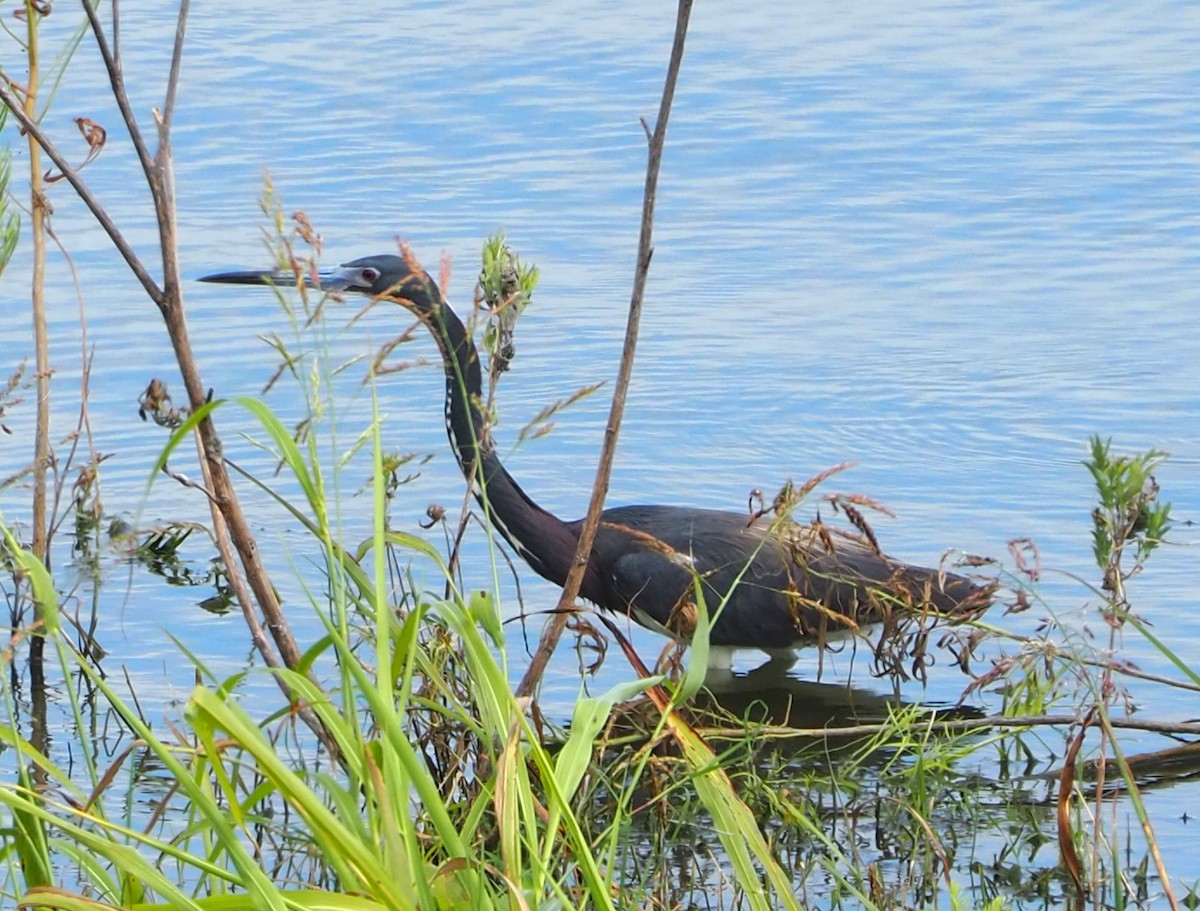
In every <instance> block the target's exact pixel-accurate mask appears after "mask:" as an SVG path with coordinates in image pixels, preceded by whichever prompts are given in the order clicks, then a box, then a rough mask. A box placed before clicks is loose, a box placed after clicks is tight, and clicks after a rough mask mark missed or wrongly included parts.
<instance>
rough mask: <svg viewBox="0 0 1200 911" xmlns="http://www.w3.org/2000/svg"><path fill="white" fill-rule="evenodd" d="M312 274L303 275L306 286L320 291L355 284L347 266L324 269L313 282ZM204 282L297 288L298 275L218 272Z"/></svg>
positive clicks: (255, 271) (335, 289)
mask: <svg viewBox="0 0 1200 911" xmlns="http://www.w3.org/2000/svg"><path fill="white" fill-rule="evenodd" d="M313 278H314V277H313V275H312V273H311V272H306V273H305V274H304V275H303V279H304V284H305V285H307V286H308V287H309V288H315V289H317V290H319V291H345V290H346V289H347V288H349V287H350V285H351V284H352V283H353V278H354V273H353V271H352V270H350V269H348V268H346V267H345V266H337V267H335V268H333V269H322V270H321V271H319V272H318V273H317V274H316V281H314V280H313ZM199 280H200V281H202V282H212V283H214V284H219V285H277V286H279V287H281V288H288V287H292V288H294V287H295V286H296V273H295V272H293V271H292V270H290V269H288V270H279V269H276V270H273V271H270V272H264V271H263V270H262V269H259V270H250V271H246V272H218V273H216V274H215V275H205V276H203V277H201V278H200V279H199Z"/></svg>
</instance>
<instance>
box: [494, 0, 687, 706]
mask: <svg viewBox="0 0 1200 911" xmlns="http://www.w3.org/2000/svg"><path fill="white" fill-rule="evenodd" d="M691 13H692V0H679V10H678V13H677V15H676V18H675V40H674V43H673V44H672V46H671V61H670V63H669V64H668V66H667V77H666V81H665V83H664V84H663V93H662V101H661V103H660V104H659V108H658V120H657V121H656V122H655V125H654V133H653V134H652V135H651V134H650V131H649V129H648V128H647V127H646V123H645V121H644V120H643V121H642V128H643V129H645V130H646V133H647V135H648V137H649V140H650V150H649V160H648V162H647V164H646V188H645V191H644V193H643V196H642V230H641V237H640V238H639V240H638V258H637V266H636V268H635V270H634V275H633V295H632V297H631V298H630V301H629V321H628V323H627V324H626V327H625V345H624V347H623V348H622V350H621V366H620V368H619V369H618V371H617V383H616V387H615V388H614V389H613V401H612V409H611V411H610V412H609V416H608V425H607V426H606V427H605V430H604V446H603V448H602V449H601V451H600V464H599V466H598V467H597V469H596V480H595V483H594V484H593V485H592V499H591V502H590V503H589V504H588V512H587V518H586V519H584V522H583V528H582V530H581V531H580V534H579V547H578V549H577V550H576V551H575V562H574V563H573V564H572V565H571V571H570V572H569V573H568V574H567V580H566V582H565V583H563V591H562V597H560V598H559V600H558V607H557V608H556V611H555V614H554V617H553V619H551V620H550V621H549V622H548V623H547V624H546V629H545V631H544V632H543V634H542V641H541V642H540V643H539V645H538V649H537V651H536V652H535V653H534V655H533V659H532V661H530V664H529V669H528V670H527V671H526V672H525V676H524V677H522V678H521V683H520V685H519V686H518V687H517V697H518V698H521V697H525V696H529V695H530V694H531V693H532V692H533V691H534V689H535V688H536V687H537V684H538V682H539V681H540V680H541V679H542V673H543V672H544V671H545V669H546V664H547V662H548V661H549V660H550V655H551V654H552V653H553V652H554V649H555V647H556V646H557V645H558V640H559V639H560V638H562V634H563V630H564V629H565V628H566V625H567V619H568V618H569V617H570V614H571V607H572V605H573V604H574V603H575V598H576V596H577V595H578V594H579V586H580V583H581V582H582V581H583V574H584V571H585V570H586V569H587V564H588V557H589V556H590V555H591V552H592V542H593V541H594V540H595V537H596V528H597V527H598V526H599V524H600V512H601V510H602V509H603V508H604V498H605V497H606V496H607V494H608V482H609V478H610V476H611V475H612V464H613V458H614V456H615V455H616V451H617V437H618V435H619V433H620V429H621V417H622V415H623V414H624V412H625V396H626V393H627V392H628V391H629V379H630V377H631V376H632V374H633V355H634V352H635V350H636V348H637V337H638V326H639V324H640V322H641V317H642V298H643V296H644V293H645V290H646V276H647V274H648V273H649V271H650V260H651V258H652V257H653V256H654V248H653V246H652V245H651V241H652V238H653V234H654V203H655V199H656V195H657V191H658V170H659V165H660V164H661V163H662V152H663V145H664V144H665V142H666V138H667V120H668V118H669V116H670V114H671V102H672V100H673V99H674V97H675V83H676V82H677V81H678V79H679V67H680V65H681V64H682V62H683V47H684V41H685V39H686V38H687V27H688V19H689V18H690V16H691Z"/></svg>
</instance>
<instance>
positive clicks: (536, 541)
mask: <svg viewBox="0 0 1200 911" xmlns="http://www.w3.org/2000/svg"><path fill="white" fill-rule="evenodd" d="M424 321H425V323H426V325H428V326H429V329H430V331H431V332H432V333H433V336H434V338H435V339H436V340H437V343H438V347H439V348H440V349H441V353H442V361H443V363H444V366H445V370H446V432H447V434H448V435H449V437H450V445H451V447H452V448H453V449H454V455H455V457H456V458H457V459H458V465H459V467H460V468H461V469H462V472H463V474H464V475H465V476H466V478H467V482H468V483H469V484H470V485H471V490H472V492H473V493H474V495H475V499H476V500H477V501H478V502H479V505H480V506H481V507H482V508H483V511H484V513H485V514H486V515H487V517H488V520H489V521H490V522H491V523H492V525H493V526H494V527H495V528H496V529H497V530H498V531H499V532H500V534H501V535H503V536H504V539H505V540H506V541H507V542H508V543H509V545H511V546H512V548H513V549H514V550H516V551H517V553H518V554H519V555H520V556H521V558H522V559H524V560H525V562H527V563H528V564H529V565H530V566H531V567H533V569H534V570H535V571H536V572H537V573H538V574H539V575H541V576H543V577H544V578H546V579H549V580H550V581H551V582H554V583H555V584H556V585H561V584H562V583H563V582H564V581H565V580H566V578H567V571H568V570H569V568H570V562H571V560H572V558H573V557H574V554H575V547H576V545H577V543H578V534H577V533H576V532H575V531H573V530H572V528H571V526H570V525H568V524H567V523H566V522H564V521H562V520H561V519H560V518H558V517H557V516H555V515H554V514H553V513H550V512H547V511H546V510H544V509H542V508H541V507H540V506H538V505H537V503H535V502H534V501H533V500H532V499H531V498H530V497H529V495H528V494H526V493H525V491H523V490H522V489H521V487H520V485H519V484H517V482H516V481H515V480H514V479H513V477H512V475H510V474H509V473H508V470H507V469H506V468H505V467H504V465H503V463H501V461H500V458H499V456H497V455H496V449H495V444H494V442H493V441H492V436H491V432H490V430H489V429H488V422H487V420H486V417H485V416H484V413H483V409H482V402H483V381H482V373H481V370H480V365H479V352H478V350H477V349H476V347H475V343H474V341H473V340H472V339H471V336H470V333H468V332H467V329H466V327H465V326H464V325H463V323H462V320H461V319H459V318H458V314H456V313H455V312H454V311H453V310H452V309H450V307H449V305H447V304H445V303H440V304H438V305H436V306H435V307H434V308H433V309H432V311H431V312H430V313H428V314H427V315H426V316H425V318H424Z"/></svg>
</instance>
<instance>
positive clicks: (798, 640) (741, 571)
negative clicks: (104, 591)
mask: <svg viewBox="0 0 1200 911" xmlns="http://www.w3.org/2000/svg"><path fill="white" fill-rule="evenodd" d="M201 281H207V282H222V283H226V284H242V285H267V284H289V283H292V282H294V281H295V276H294V275H292V274H291V273H272V272H263V271H261V270H260V271H252V272H225V273H221V274H218V275H209V276H206V277H205V278H203V279H201ZM308 283H309V284H310V285H312V286H313V287H317V288H319V289H321V290H324V291H352V292H357V293H360V294H365V295H370V296H372V297H374V298H377V299H382V300H388V301H392V302H394V303H397V304H400V305H401V306H403V307H405V308H407V309H408V310H410V311H411V312H412V313H413V314H414V315H415V316H416V317H417V318H418V319H419V320H420V321H421V322H422V323H424V324H425V325H426V326H427V327H428V328H429V331H430V332H431V333H432V334H433V337H434V339H435V340H436V341H437V344H438V347H439V348H440V349H441V354H442V361H443V364H444V366H445V372H446V402H445V407H446V429H447V431H448V432H449V436H450V445H451V446H452V447H453V449H454V455H455V457H456V458H457V459H458V464H459V467H460V468H461V469H462V471H463V474H464V475H466V477H467V479H468V481H469V482H470V481H472V480H473V481H474V490H475V495H476V497H477V499H478V500H479V502H480V504H481V505H482V506H483V508H484V510H485V512H486V513H487V515H488V517H489V518H490V520H491V521H492V523H493V524H494V525H495V527H496V528H497V529H498V530H499V531H500V534H501V535H503V536H504V538H505V540H506V541H508V543H509V544H510V545H511V546H512V547H513V548H514V549H515V550H516V551H517V553H518V554H520V555H521V557H522V558H523V559H524V560H525V562H526V563H528V564H529V565H530V566H531V567H533V569H534V570H535V571H536V572H537V573H538V574H539V575H541V576H543V577H544V578H546V579H549V580H550V581H551V582H553V583H555V584H556V585H562V584H563V582H564V581H565V580H566V578H567V571H568V570H569V568H570V565H571V561H572V559H573V558H574V556H575V548H576V544H577V542H578V540H579V534H580V528H581V526H582V524H583V522H582V520H577V521H574V522H564V521H563V520H562V519H560V518H558V516H555V515H553V514H552V513H550V512H547V511H546V510H544V509H542V508H541V507H540V506H538V505H537V503H535V502H534V501H533V500H532V499H531V498H530V497H529V495H528V494H526V493H525V491H523V490H522V489H521V487H520V486H519V485H518V484H517V482H516V481H515V480H514V479H513V477H512V476H511V475H510V474H509V473H508V471H507V470H506V469H505V468H504V465H502V464H501V462H500V459H499V457H498V456H497V455H496V448H495V445H494V443H493V441H492V437H491V433H490V431H489V429H488V424H487V419H486V418H485V416H484V413H483V411H482V410H481V408H480V403H481V402H482V400H483V387H482V381H481V373H480V365H479V354H478V351H477V350H476V348H475V344H474V342H473V341H472V339H471V336H470V334H469V333H468V332H467V330H466V327H465V326H464V325H463V323H462V320H460V319H459V317H458V315H457V314H456V313H455V312H454V311H453V310H452V309H451V308H450V306H449V305H448V304H447V303H446V301H445V300H444V299H443V297H442V294H441V291H439V290H438V287H437V285H436V284H434V282H433V280H432V279H431V278H430V277H429V275H428V274H426V273H425V272H424V271H423V270H422V269H421V268H420V266H418V265H417V264H416V262H415V260H413V259H412V258H411V257H409V256H394V255H381V256H368V257H365V258H363V259H356V260H354V261H353V262H349V263H346V264H344V265H341V266H338V267H337V268H336V269H331V270H329V271H324V272H320V273H318V274H317V275H316V276H315V277H313V276H310V277H309V279H308ZM696 578H699V579H700V580H702V585H703V591H704V594H705V598H704V602H705V604H706V606H707V608H708V610H709V611H710V612H714V613H715V619H714V621H713V623H712V626H711V629H710V635H709V643H710V666H715V667H728V666H729V661H730V659H731V653H732V651H733V650H735V649H746V648H753V649H760V650H762V651H764V652H767V653H768V654H769V655H771V656H773V657H781V656H783V655H785V654H790V653H791V652H792V650H794V649H796V648H798V647H800V646H804V645H810V644H814V643H824V642H825V641H826V640H828V639H834V638H840V637H842V636H845V635H847V634H850V633H853V632H854V631H856V630H857V629H859V628H862V627H864V626H868V625H871V624H873V623H878V622H880V621H882V620H885V619H886V618H888V617H889V616H890V611H891V610H893V609H897V610H899V611H901V612H910V613H913V612H915V613H919V614H921V615H935V616H946V617H950V618H955V617H962V616H969V615H973V614H974V613H976V612H978V611H980V610H982V609H983V608H985V607H986V606H987V604H988V602H989V600H990V596H991V591H990V589H987V588H981V587H979V586H977V585H975V584H974V583H973V582H971V581H970V580H969V579H966V578H964V577H962V576H958V575H954V574H953V573H948V572H944V571H941V570H936V569H927V568H923V567H919V566H911V565H909V564H906V563H901V562H899V561H897V560H894V559H892V558H890V557H888V556H886V555H884V554H882V553H881V552H879V550H878V549H877V548H875V547H874V546H872V545H871V544H870V543H868V542H866V541H863V540H860V539H859V538H854V537H834V536H833V535H831V534H830V533H829V532H828V530H826V529H825V528H824V527H822V526H819V525H815V524H814V525H800V524H797V523H795V522H792V521H790V520H788V519H784V520H778V519H775V518H774V517H773V516H772V517H759V518H758V519H757V520H754V521H751V517H750V516H748V515H745V514H738V513H734V512H722V511H719V510H713V509H693V508H690V507H686V506H619V507H616V508H612V509H606V510H604V512H603V514H602V516H601V522H600V526H599V529H598V530H597V532H596V539H595V543H594V545H593V547H592V554H591V558H590V559H589V561H588V566H587V570H586V573H585V575H584V577H583V584H582V587H581V589H580V594H581V595H582V597H583V598H585V599H587V600H588V601H591V602H592V603H594V604H596V605H598V606H599V607H601V608H604V609H606V610H609V611H620V612H623V613H625V614H627V615H629V616H630V617H632V618H633V619H634V620H635V621H637V622H638V623H640V624H641V625H643V626H645V627H648V628H650V629H652V630H656V631H658V632H661V633H664V634H666V635H668V636H671V637H673V638H675V639H678V640H681V641H685V642H686V641H688V640H689V639H690V636H691V633H692V632H693V631H694V629H695V611H696V609H697V607H696V602H695V597H694V596H695V591H694V587H693V586H694V581H695V579H696Z"/></svg>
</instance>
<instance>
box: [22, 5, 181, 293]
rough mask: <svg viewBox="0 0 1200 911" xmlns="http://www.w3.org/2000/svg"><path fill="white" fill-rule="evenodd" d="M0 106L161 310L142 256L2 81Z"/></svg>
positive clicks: (156, 284)
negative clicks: (50, 164) (64, 181)
mask: <svg viewBox="0 0 1200 911" xmlns="http://www.w3.org/2000/svg"><path fill="white" fill-rule="evenodd" d="M85 6H86V4H85ZM0 102H3V103H4V106H5V107H7V108H8V109H9V111H11V112H12V115H13V116H14V117H16V118H17V122H18V123H20V124H21V126H22V128H24V129H25V131H26V132H27V133H28V134H29V135H30V136H32V137H33V139H34V141H36V142H37V144H38V145H39V146H40V147H41V149H42V151H43V152H45V153H46V155H47V157H48V158H49V159H50V160H51V161H53V162H54V166H55V167H57V168H58V170H59V172H60V173H61V174H62V175H63V177H65V178H66V179H67V182H68V183H69V184H70V185H71V186H72V187H73V188H74V190H75V193H76V195H78V196H79V198H80V199H82V200H83V204H84V205H85V206H87V207H88V209H89V210H90V211H91V213H92V216H93V217H94V218H95V219H96V221H98V222H99V223H100V227H101V228H103V229H104V233H105V234H107V235H108V237H109V239H110V240H111V241H112V242H113V246H115V247H116V248H117V252H118V253H120V254H121V256H122V258H123V259H124V260H125V262H126V263H128V264H129V268H130V269H131V270H132V271H133V274H134V275H135V276H136V277H137V280H138V281H139V282H141V284H142V287H143V288H145V289H146V293H147V294H148V295H150V299H151V300H152V301H154V303H156V304H157V305H158V306H160V307H161V306H162V301H163V292H162V289H161V288H160V287H159V286H158V283H157V282H156V281H155V280H154V278H153V277H152V276H151V275H150V273H149V272H147V271H146V267H145V266H143V265H142V261H141V260H140V259H138V255H137V254H136V253H135V252H134V251H133V247H131V246H130V245H129V242H128V241H127V240H125V237H124V235H122V234H121V231H120V229H119V228H118V227H117V225H116V223H115V222H114V221H113V220H112V218H110V217H109V214H108V212H106V211H105V209H104V207H103V206H102V205H100V201H99V200H98V199H96V197H95V196H94V195H93V194H92V191H91V189H89V187H88V185H87V184H86V183H84V182H83V178H81V177H80V176H79V172H78V171H76V170H75V169H74V168H73V167H71V165H70V163H69V162H68V161H67V159H66V157H65V156H64V155H63V154H62V153H61V152H59V151H58V148H57V147H56V146H55V145H54V143H52V142H51V141H50V138H49V137H48V136H47V135H46V134H45V133H43V132H42V130H41V127H39V126H38V125H37V123H36V122H35V121H34V120H33V119H32V118H31V117H29V116H28V115H26V113H25V111H24V110H23V109H22V107H21V105H20V103H19V102H18V101H17V98H16V96H15V95H14V94H13V93H12V91H11V89H10V87H9V85H8V84H7V83H6V82H5V80H4V79H2V78H0Z"/></svg>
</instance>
